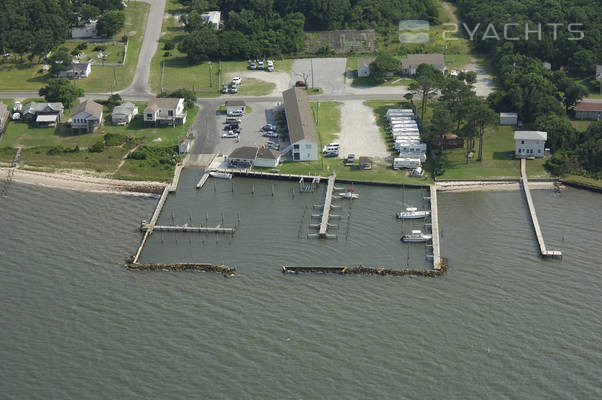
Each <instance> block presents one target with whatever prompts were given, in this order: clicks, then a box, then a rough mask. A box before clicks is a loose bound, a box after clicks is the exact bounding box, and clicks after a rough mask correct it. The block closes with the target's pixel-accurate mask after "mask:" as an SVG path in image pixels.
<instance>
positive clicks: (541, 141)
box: [514, 131, 548, 158]
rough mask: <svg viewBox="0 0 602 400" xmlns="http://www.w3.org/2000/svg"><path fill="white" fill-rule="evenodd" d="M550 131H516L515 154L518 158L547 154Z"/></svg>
mask: <svg viewBox="0 0 602 400" xmlns="http://www.w3.org/2000/svg"><path fill="white" fill-rule="evenodd" d="M546 140H548V133H547V132H541V131H515V132H514V143H515V150H514V156H515V157H516V158H532V157H537V158H541V157H543V156H544V155H545V146H546Z"/></svg>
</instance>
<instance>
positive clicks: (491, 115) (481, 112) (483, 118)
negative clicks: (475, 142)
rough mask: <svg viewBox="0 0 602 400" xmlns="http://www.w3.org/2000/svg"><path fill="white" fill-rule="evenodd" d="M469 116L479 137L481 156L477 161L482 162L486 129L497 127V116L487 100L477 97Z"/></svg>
mask: <svg viewBox="0 0 602 400" xmlns="http://www.w3.org/2000/svg"><path fill="white" fill-rule="evenodd" d="M469 115H470V116H469V119H470V123H471V124H473V125H474V127H475V128H476V134H477V136H478V137H479V155H478V157H477V161H482V160H483V139H484V136H485V129H486V128H487V127H488V126H492V125H495V123H496V122H497V114H496V113H495V112H494V111H493V110H492V109H491V108H490V107H489V104H487V101H486V100H483V99H481V98H479V97H477V98H476V99H475V101H474V102H473V103H472V107H471V110H470V114H469Z"/></svg>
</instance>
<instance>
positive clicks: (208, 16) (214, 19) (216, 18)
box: [201, 11, 222, 29]
mask: <svg viewBox="0 0 602 400" xmlns="http://www.w3.org/2000/svg"><path fill="white" fill-rule="evenodd" d="M201 18H203V21H204V22H205V23H206V24H211V25H213V27H214V28H215V29H219V28H220V24H221V21H222V13H221V11H207V12H205V13H202V14H201Z"/></svg>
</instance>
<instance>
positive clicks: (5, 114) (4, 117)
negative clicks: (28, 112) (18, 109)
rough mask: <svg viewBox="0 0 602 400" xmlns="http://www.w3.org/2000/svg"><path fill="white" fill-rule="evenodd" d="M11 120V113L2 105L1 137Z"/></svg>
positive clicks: (0, 111) (0, 114) (0, 108)
mask: <svg viewBox="0 0 602 400" xmlns="http://www.w3.org/2000/svg"><path fill="white" fill-rule="evenodd" d="M9 118H10V112H9V110H8V106H7V105H6V104H4V103H0V136H1V135H2V132H4V128H6V124H8V119H9Z"/></svg>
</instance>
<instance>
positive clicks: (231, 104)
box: [226, 100, 247, 107]
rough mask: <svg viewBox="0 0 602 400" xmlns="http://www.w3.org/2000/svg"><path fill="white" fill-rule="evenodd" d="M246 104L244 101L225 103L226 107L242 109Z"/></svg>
mask: <svg viewBox="0 0 602 400" xmlns="http://www.w3.org/2000/svg"><path fill="white" fill-rule="evenodd" d="M246 105H247V103H245V102H244V100H228V101H226V107H244V106H246Z"/></svg>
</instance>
